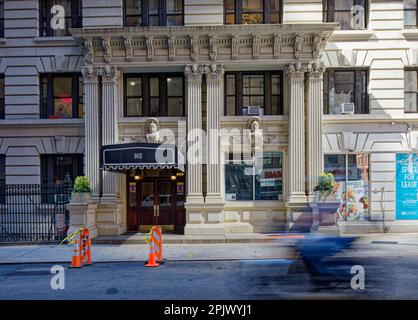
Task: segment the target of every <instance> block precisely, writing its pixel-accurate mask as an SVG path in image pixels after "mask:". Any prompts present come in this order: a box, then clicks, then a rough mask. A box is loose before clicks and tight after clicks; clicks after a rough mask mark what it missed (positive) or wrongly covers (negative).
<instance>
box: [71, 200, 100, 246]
mask: <svg viewBox="0 0 418 320" xmlns="http://www.w3.org/2000/svg"><path fill="white" fill-rule="evenodd" d="M66 208H67V210H68V211H69V213H70V228H69V229H68V232H67V233H68V234H70V233H72V232H74V231H76V230H78V229H80V228H81V227H85V228H88V229H89V230H90V237H91V238H92V239H93V238H95V237H96V236H97V228H96V209H97V203H95V202H94V201H93V200H92V197H91V194H90V193H87V192H75V193H73V194H72V195H71V201H70V203H69V204H67V205H66Z"/></svg>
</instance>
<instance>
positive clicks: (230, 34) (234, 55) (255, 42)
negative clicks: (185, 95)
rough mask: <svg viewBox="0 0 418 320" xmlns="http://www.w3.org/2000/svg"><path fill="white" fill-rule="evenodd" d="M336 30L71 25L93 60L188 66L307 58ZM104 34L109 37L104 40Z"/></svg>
mask: <svg viewBox="0 0 418 320" xmlns="http://www.w3.org/2000/svg"><path fill="white" fill-rule="evenodd" d="M335 28H336V25H335V24H333V23H326V24H296V25H293V24H289V25H286V24H283V25H248V26H245V27H243V26H240V25H223V26H182V27H137V28H105V29H104V30H103V29H100V30H98V29H72V33H73V36H74V37H75V38H76V39H80V40H82V41H85V43H86V48H88V49H86V50H85V52H84V54H85V57H86V61H87V63H89V64H91V63H93V58H94V60H101V61H100V62H102V60H103V61H104V60H108V61H109V59H111V60H112V63H120V62H126V61H128V62H132V63H135V62H146V61H151V60H152V61H155V62H161V61H176V62H184V63H185V64H187V63H188V62H189V61H190V60H192V61H193V62H196V61H197V60H207V61H215V60H222V61H227V60H249V59H265V60H269V59H270V60H273V59H274V60H277V59H281V60H283V61H290V62H292V61H293V60H306V61H309V60H313V59H316V58H315V57H319V56H320V54H321V50H322V49H323V45H324V40H325V39H327V38H329V37H330V35H331V33H332V32H333V30H334V29H335ZM103 34H105V37H106V38H108V39H109V41H102V39H103V37H104V36H103ZM110 49H111V50H110ZM156 52H158V55H157V54H156ZM105 62H106V61H105ZM106 63H108V62H106Z"/></svg>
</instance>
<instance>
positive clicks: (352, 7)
mask: <svg viewBox="0 0 418 320" xmlns="http://www.w3.org/2000/svg"><path fill="white" fill-rule="evenodd" d="M323 21H324V22H339V23H340V26H341V30H356V29H365V28H366V25H367V1H366V0H323Z"/></svg>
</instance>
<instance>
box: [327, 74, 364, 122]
mask: <svg viewBox="0 0 418 320" xmlns="http://www.w3.org/2000/svg"><path fill="white" fill-rule="evenodd" d="M367 81H368V79H367V70H364V69H356V70H349V69H329V70H327V71H326V72H325V73H324V114H351V113H353V112H352V111H354V113H356V114H366V113H368V112H369V110H368V94H367Z"/></svg>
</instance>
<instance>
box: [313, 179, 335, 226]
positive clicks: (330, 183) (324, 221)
mask: <svg viewBox="0 0 418 320" xmlns="http://www.w3.org/2000/svg"><path fill="white" fill-rule="evenodd" d="M337 187H338V185H337V183H336V182H335V180H334V175H333V174H332V173H330V172H323V173H321V174H320V175H319V177H318V185H317V186H316V187H315V189H314V191H315V199H314V201H313V202H312V203H311V204H310V207H311V208H312V218H313V221H312V228H311V230H312V229H313V230H318V229H319V227H320V226H333V227H336V226H337V224H336V223H337V210H338V207H339V206H340V202H339V201H337V199H336V197H335V194H336V191H337Z"/></svg>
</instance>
